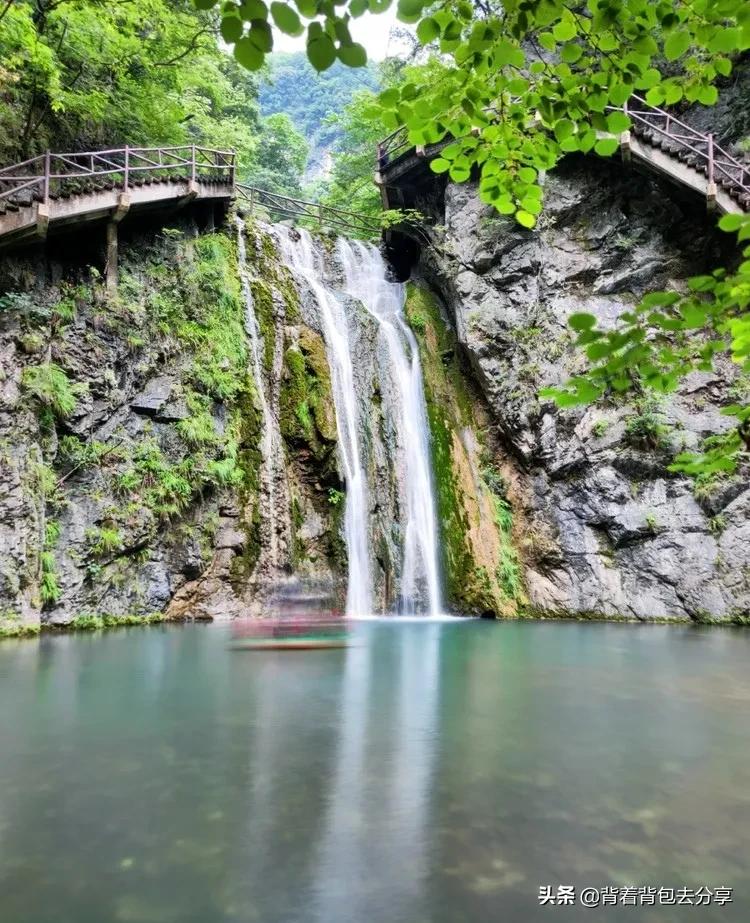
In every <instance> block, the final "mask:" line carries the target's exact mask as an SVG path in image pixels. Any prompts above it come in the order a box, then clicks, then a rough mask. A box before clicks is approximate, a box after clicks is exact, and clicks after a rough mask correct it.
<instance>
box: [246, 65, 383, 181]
mask: <svg viewBox="0 0 750 923" xmlns="http://www.w3.org/2000/svg"><path fill="white" fill-rule="evenodd" d="M268 64H269V66H270V70H269V75H268V79H267V80H266V81H264V82H263V83H262V84H261V87H260V105H261V110H262V112H263V114H264V115H266V116H269V115H273V114H274V113H285V114H286V115H288V116H289V117H290V118H291V120H292V122H293V124H294V127H295V128H296V129H297V130H298V131H300V132H301V133H302V134H303V135H304V137H305V139H306V140H307V143H308V145H309V148H310V151H309V156H308V161H307V177H308V178H310V179H312V178H315V177H317V176H320V175H321V173H324V172H326V170H325V166H326V165H325V157H326V154H327V153H328V152H333V151H335V150H336V149H337V148H338V147H339V142H340V140H341V136H342V131H341V127H340V125H339V124H338V122H337V121H335V120H334V119H332V117H334V116H339V115H341V113H342V112H343V110H344V109H345V108H346V107H347V106H348V105H349V103H351V101H352V98H353V97H354V95H355V94H356V93H358V92H359V91H361V90H374V89H376V88H377V87H378V85H379V78H378V70H377V68H376V67H375V66H374V65H373V64H369V65H368V66H367V67H360V68H356V69H354V68H351V67H346V66H345V65H344V64H342V63H341V62H340V61H337V62H336V63H335V64H334V65H333V66H332V67H330V68H329V69H328V70H327V71H324V72H323V73H318V72H317V71H316V70H315V69H314V68H313V67H312V65H311V64H310V62H309V61H308V60H307V57H306V55H305V53H304V52H302V51H300V52H295V53H279V54H274V55H271V56H270V57H269V59H268Z"/></svg>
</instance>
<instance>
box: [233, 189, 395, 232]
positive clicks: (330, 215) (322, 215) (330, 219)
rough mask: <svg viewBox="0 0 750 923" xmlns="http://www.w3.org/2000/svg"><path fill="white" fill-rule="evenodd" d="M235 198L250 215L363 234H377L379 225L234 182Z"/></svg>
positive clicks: (368, 218) (316, 203)
mask: <svg viewBox="0 0 750 923" xmlns="http://www.w3.org/2000/svg"><path fill="white" fill-rule="evenodd" d="M236 189H237V197H238V198H239V199H243V200H244V201H245V202H247V203H248V204H249V206H250V209H249V210H250V214H251V215H253V214H258V213H259V212H265V213H266V214H267V215H268V216H269V217H270V218H271V219H275V220H278V219H280V218H281V219H283V218H293V219H295V220H297V221H309V222H313V223H315V224H318V225H321V226H323V227H332V228H336V229H337V230H345V231H357V232H359V233H364V234H372V235H375V234H378V233H380V222H379V221H378V220H377V219H376V218H370V217H369V216H367V215H360V214H357V213H356V212H349V211H344V210H343V209H341V208H332V207H331V206H329V205H320V204H319V203H318V202H306V201H305V200H304V199H293V198H291V197H290V196H285V195H280V194H278V193H276V192H267V191H266V190H265V189H257V188H256V187H255V186H248V185H246V184H245V183H237V185H236Z"/></svg>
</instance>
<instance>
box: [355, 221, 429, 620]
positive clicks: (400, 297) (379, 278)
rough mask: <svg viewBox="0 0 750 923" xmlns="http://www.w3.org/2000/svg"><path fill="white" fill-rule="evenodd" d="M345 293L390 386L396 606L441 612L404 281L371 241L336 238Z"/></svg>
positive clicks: (423, 412) (418, 379)
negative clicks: (376, 346)
mask: <svg viewBox="0 0 750 923" xmlns="http://www.w3.org/2000/svg"><path fill="white" fill-rule="evenodd" d="M337 252H338V256H339V259H340V260H341V264H342V266H343V269H344V275H345V284H346V292H347V294H349V295H351V296H352V297H353V298H356V299H357V300H358V301H360V302H361V303H362V304H363V305H364V306H365V308H366V309H367V310H368V311H369V312H370V314H371V315H372V316H373V317H374V318H375V319H376V320H377V322H378V324H379V326H380V332H381V335H382V337H383V339H384V342H385V345H386V348H387V352H388V357H389V362H390V367H391V370H392V375H393V378H392V382H393V385H394V387H395V393H396V401H397V407H396V408H394V410H395V416H396V420H397V427H398V434H399V443H400V448H401V452H402V457H403V465H404V470H403V472H402V478H401V482H402V485H403V487H402V489H403V494H404V497H403V502H404V508H403V512H402V517H401V527H402V532H403V536H404V539H403V554H404V557H403V567H402V572H401V581H400V593H399V595H400V609H401V611H402V612H404V613H414V612H417V611H425V609H426V612H427V614H428V615H430V616H436V615H439V614H440V612H441V599H440V572H439V568H438V550H437V517H436V513H435V494H434V488H433V481H432V470H431V464H430V437H429V428H428V423H427V408H426V405H425V398H424V382H423V379H422V367H421V363H420V360H419V347H418V345H417V341H416V338H415V336H414V334H413V333H412V331H411V328H410V327H409V325H408V324H407V323H406V321H405V320H404V314H403V309H404V299H405V292H404V286H403V285H399V284H397V283H394V282H390V281H389V280H388V277H387V269H386V265H385V262H384V260H383V257H382V256H381V254H380V252H379V251H378V250H377V249H376V248H375V247H373V246H372V245H371V244H363V243H360V242H359V241H349V240H344V239H341V238H340V239H339V241H338V244H337Z"/></svg>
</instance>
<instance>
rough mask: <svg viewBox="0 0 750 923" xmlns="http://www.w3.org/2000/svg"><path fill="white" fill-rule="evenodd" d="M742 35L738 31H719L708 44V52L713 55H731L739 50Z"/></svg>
mask: <svg viewBox="0 0 750 923" xmlns="http://www.w3.org/2000/svg"><path fill="white" fill-rule="evenodd" d="M741 39H742V33H741V32H740V30H739V29H737V28H733V29H719V30H718V31H717V32H716V33H714V36H713V38H712V39H711V41H710V42H709V43H708V50H709V51H712V52H714V53H716V52H720V53H723V54H732V53H733V52H735V51H740V50H741Z"/></svg>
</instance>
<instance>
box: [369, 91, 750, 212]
mask: <svg viewBox="0 0 750 923" xmlns="http://www.w3.org/2000/svg"><path fill="white" fill-rule="evenodd" d="M634 105H635V106H638V108H633V106H634ZM608 110H609V111H611V112H624V113H625V114H626V115H627V116H629V118H630V120H631V122H632V124H633V129H634V131H635V132H636V133H639V130H640V131H642V130H643V129H644V128H646V129H648V130H650V131H653V132H657V133H658V134H660V135H662V136H664V138H665V139H666V140H668V141H669V142H670V143H671V144H672V145H674V147H675V148H676V149H677V150H676V152H675V154H676V155H677V156H679V152H689V153H690V154H693V155H695V157H696V158H697V161H698V163H697V165H696V169H698V170H700V171H702V172H703V173H705V174H706V178H707V180H708V182H709V184H714V183H715V182H716V177H717V174H720V175H721V176H722V177H723V178H724V179H725V180H726V181H727V183H728V192H729V194H730V195H732V196H733V197H734V198H736V199H742V198H744V197H746V196H747V197H750V165H748V164H745V163H742V162H741V161H739V160H737V159H736V158H735V157H732V155H731V154H729V153H728V152H727V151H726V150H724V149H723V148H721V147H719V145H718V144H717V143H716V140H715V138H714V136H713V134H704V133H702V132H699V131H698V130H697V129H695V128H693V127H692V126H691V125H688V124H687V123H686V122H683V121H681V120H680V119H678V118H677V117H676V116H674V115H673V114H672V113H671V112H667V111H666V110H665V109H660V108H659V107H658V106H650V105H649V104H648V103H647V102H646V100H645V99H643V98H642V97H640V96H637V95H633V96H631V98H630V100H629V102H627V103H625V105H624V106H609V107H608ZM675 128H677V129H679V131H675V130H674V129H675ZM444 140H447V139H444ZM442 143H443V141H440V142H437V145H440V144H442ZM437 145H430V147H436V146H437ZM412 149H415V146H414V145H413V144H411V143H410V142H409V138H408V129H407V128H406V126H401V127H400V128H397V129H396V130H395V131H392V132H391V133H390V134H389V135H387V136H386V137H385V138H383V140H382V141H380V143H379V144H378V146H377V169H378V171H382V170H384V169H386V168H387V167H388V166H389V165H390V164H392V163H393V162H394V161H395V160H397V159H398V158H399V157H401V155H402V154H404V153H406V152H407V151H409V150H412ZM668 153H672V152H668Z"/></svg>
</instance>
